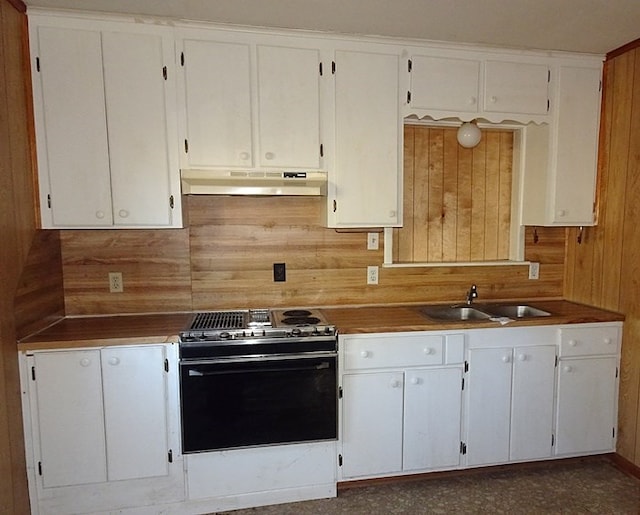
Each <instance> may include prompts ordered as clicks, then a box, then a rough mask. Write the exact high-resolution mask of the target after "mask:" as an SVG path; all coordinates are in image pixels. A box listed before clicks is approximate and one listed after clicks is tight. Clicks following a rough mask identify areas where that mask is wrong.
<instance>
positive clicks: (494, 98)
mask: <svg viewBox="0 0 640 515" xmlns="http://www.w3.org/2000/svg"><path fill="white" fill-rule="evenodd" d="M497 101H498V97H496V96H492V97H491V98H489V102H491V103H492V104H495V103H496V102H497Z"/></svg>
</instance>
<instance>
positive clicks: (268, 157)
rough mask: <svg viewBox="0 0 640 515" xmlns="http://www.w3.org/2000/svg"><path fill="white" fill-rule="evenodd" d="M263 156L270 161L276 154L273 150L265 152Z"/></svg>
mask: <svg viewBox="0 0 640 515" xmlns="http://www.w3.org/2000/svg"><path fill="white" fill-rule="evenodd" d="M264 157H265V158H266V159H268V160H269V161H271V160H272V159H273V158H274V157H276V155H275V154H274V153H273V152H267V153H266V154H265V155H264Z"/></svg>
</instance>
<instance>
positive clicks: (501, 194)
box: [497, 132, 513, 259]
mask: <svg viewBox="0 0 640 515" xmlns="http://www.w3.org/2000/svg"><path fill="white" fill-rule="evenodd" d="M498 155H499V164H498V168H499V169H498V177H499V179H498V245H497V259H508V258H509V246H510V232H511V231H510V228H511V183H512V171H513V135H512V134H508V133H505V132H501V133H500V142H499V154H498Z"/></svg>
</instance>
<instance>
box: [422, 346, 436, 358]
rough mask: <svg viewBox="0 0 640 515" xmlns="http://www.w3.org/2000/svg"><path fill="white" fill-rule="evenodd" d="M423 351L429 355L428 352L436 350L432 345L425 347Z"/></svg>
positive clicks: (433, 352) (432, 352) (431, 352)
mask: <svg viewBox="0 0 640 515" xmlns="http://www.w3.org/2000/svg"><path fill="white" fill-rule="evenodd" d="M424 353H425V354H426V355H427V356H429V355H430V354H435V353H436V350H435V349H434V348H433V347H426V348H425V349H424Z"/></svg>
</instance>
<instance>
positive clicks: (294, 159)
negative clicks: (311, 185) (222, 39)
mask: <svg viewBox="0 0 640 515" xmlns="http://www.w3.org/2000/svg"><path fill="white" fill-rule="evenodd" d="M257 55H258V110H259V134H260V137H259V144H260V152H259V164H260V166H264V167H301V168H312V169H317V168H319V167H320V84H319V80H320V72H319V66H320V53H319V51H318V50H315V49H305V48H285V47H276V46H267V45H258V47H257Z"/></svg>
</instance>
